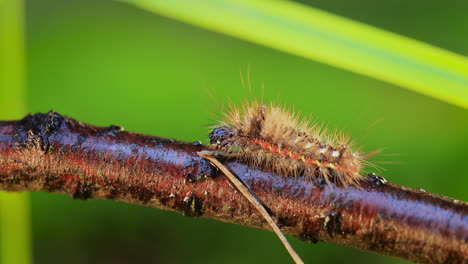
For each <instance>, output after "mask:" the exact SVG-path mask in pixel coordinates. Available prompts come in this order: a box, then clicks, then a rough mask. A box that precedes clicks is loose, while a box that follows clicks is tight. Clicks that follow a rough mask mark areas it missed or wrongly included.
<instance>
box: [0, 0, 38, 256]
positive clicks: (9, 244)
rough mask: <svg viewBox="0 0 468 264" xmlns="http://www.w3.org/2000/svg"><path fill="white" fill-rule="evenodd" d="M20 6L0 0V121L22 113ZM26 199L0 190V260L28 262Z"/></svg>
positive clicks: (19, 2) (14, 1)
mask: <svg viewBox="0 0 468 264" xmlns="http://www.w3.org/2000/svg"><path fill="white" fill-rule="evenodd" d="M24 47H25V44H24V6H23V1H22V0H0V120H5V119H17V118H21V117H22V116H23V115H24V114H25V112H26V103H25V56H24V55H25V54H24ZM30 229H31V227H30V216H29V198H28V195H27V194H26V193H9V192H0V262H1V263H4V264H9V263H15V264H16V263H19V264H23V263H24V264H27V263H31V231H30Z"/></svg>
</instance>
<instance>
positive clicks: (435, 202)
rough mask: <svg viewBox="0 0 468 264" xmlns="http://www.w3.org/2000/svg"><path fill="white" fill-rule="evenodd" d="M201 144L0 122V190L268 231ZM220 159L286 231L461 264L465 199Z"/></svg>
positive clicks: (67, 123)
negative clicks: (339, 182) (345, 183)
mask: <svg viewBox="0 0 468 264" xmlns="http://www.w3.org/2000/svg"><path fill="white" fill-rule="evenodd" d="M204 149H206V146H203V145H201V144H199V143H186V142H179V141H175V140H171V139H164V138H158V137H154V136H148V135H141V134H136V133H131V132H125V131H123V130H122V129H121V128H120V127H117V126H110V127H107V128H102V127H95V126H91V125H87V124H83V123H81V122H78V121H76V120H73V119H71V118H68V117H63V116H61V115H59V114H57V113H55V112H50V113H48V114H35V115H28V116H26V117H25V118H24V119H22V120H19V121H0V189H3V190H10V191H47V192H60V193H67V194H69V195H70V196H71V197H73V198H79V199H90V198H99V199H112V200H118V201H123V202H127V203H133V204H140V205H145V206H151V207H156V208H161V209H165V210H172V211H178V212H181V213H183V214H185V215H187V216H196V217H208V218H213V219H217V220H221V221H226V222H232V223H237V224H241V225H247V226H254V227H260V228H265V229H268V228H269V227H268V225H267V224H266V223H265V222H264V220H263V218H262V216H261V215H260V214H259V213H258V212H257V210H255V209H254V208H253V207H252V206H251V204H250V203H249V202H248V201H247V200H246V199H245V198H244V197H243V196H242V194H240V193H238V192H237V191H236V189H235V188H234V187H232V186H231V185H230V184H229V181H228V180H227V179H226V178H225V177H216V174H218V172H217V170H216V169H215V168H214V167H212V166H211V165H210V164H209V162H208V161H207V160H205V159H203V158H201V157H199V156H198V155H197V154H196V152H197V151H201V150H204ZM225 164H226V166H228V167H229V168H230V169H231V170H232V171H233V172H235V173H236V174H237V175H238V176H239V177H240V178H241V179H242V180H243V181H244V182H246V183H247V184H248V185H249V187H250V188H251V190H252V191H253V192H254V193H255V194H256V195H257V197H258V198H259V199H260V200H261V201H262V202H263V203H264V204H265V205H266V206H267V208H268V209H269V210H270V211H271V212H272V214H273V215H274V216H276V217H277V219H278V223H279V226H280V227H281V229H282V230H283V231H284V232H285V233H289V234H292V235H294V236H298V237H300V238H302V239H303V240H307V241H311V242H314V243H315V242H317V241H326V242H334V243H337V244H341V245H346V246H350V247H355V248H359V249H363V250H369V251H374V252H379V253H382V254H386V255H390V256H394V257H400V258H403V259H407V260H410V261H414V262H426V263H466V262H467V261H468V204H467V203H465V202H461V201H457V200H454V199H450V198H447V197H443V196H440V195H435V194H430V193H426V192H424V191H419V190H414V189H410V188H407V187H403V186H398V185H395V184H391V183H385V182H384V181H383V180H382V179H381V178H380V177H377V176H375V175H370V176H369V181H363V182H362V183H361V186H360V187H355V186H349V187H347V188H344V187H340V186H336V185H334V184H320V183H315V182H313V181H311V180H308V179H304V178H302V177H298V178H292V177H290V178H285V177H281V176H279V175H276V174H273V173H270V172H264V171H260V170H258V169H255V168H251V167H249V166H247V165H245V164H242V163H240V162H237V161H226V162H225Z"/></svg>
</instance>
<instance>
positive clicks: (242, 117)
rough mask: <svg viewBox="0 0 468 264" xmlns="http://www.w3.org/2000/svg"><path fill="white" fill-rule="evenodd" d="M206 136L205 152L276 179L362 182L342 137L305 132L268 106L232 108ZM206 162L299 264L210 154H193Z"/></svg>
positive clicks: (292, 117) (316, 129)
mask: <svg viewBox="0 0 468 264" xmlns="http://www.w3.org/2000/svg"><path fill="white" fill-rule="evenodd" d="M225 118H226V119H225V121H222V122H221V123H220V124H219V125H218V126H216V127H215V128H214V129H213V131H212V132H211V133H210V148H211V149H214V150H220V151H221V152H222V154H221V155H222V156H226V157H230V158H237V159H240V160H244V161H247V162H248V163H250V165H252V166H258V167H260V168H264V169H271V170H273V171H275V172H277V173H279V174H281V175H282V176H285V177H289V176H306V177H310V178H311V179H323V180H324V181H325V182H327V183H329V182H332V181H333V182H335V183H336V184H341V185H344V186H347V185H350V184H352V185H358V184H359V181H360V180H362V179H365V177H364V176H362V174H361V169H362V167H363V165H364V164H366V162H365V159H364V158H365V157H364V156H362V155H361V154H360V152H359V151H358V150H353V147H352V144H351V142H350V141H349V139H348V137H346V136H344V135H343V134H336V135H334V136H327V135H326V133H325V132H324V130H322V129H321V125H317V124H315V125H312V126H309V122H306V121H300V120H299V117H298V115H297V114H294V113H289V112H288V111H286V110H285V109H284V108H282V107H279V106H276V105H274V104H270V105H265V104H260V103H258V102H255V101H254V102H252V103H251V104H244V105H243V106H242V107H240V108H232V109H231V111H230V112H228V113H226V114H225ZM198 154H199V155H200V156H202V157H204V158H206V159H208V160H210V161H211V162H212V163H213V164H214V165H215V166H216V167H218V168H219V169H220V170H221V171H222V172H223V173H224V174H225V175H226V176H227V177H228V178H229V179H230V181H231V182H232V183H233V184H234V185H235V186H236V188H237V189H238V190H239V191H240V192H241V193H242V194H243V195H244V196H245V197H246V198H247V199H248V200H249V201H250V202H251V203H252V205H253V206H254V207H255V208H256V209H257V210H258V211H259V212H260V214H262V216H263V217H264V218H265V220H266V221H267V222H268V224H269V225H270V226H271V228H272V229H273V231H274V232H275V233H276V234H277V236H278V237H279V238H280V240H281V242H282V243H283V244H284V246H285V247H286V249H287V250H288V252H289V254H290V255H291V257H292V258H293V260H294V261H295V262H296V263H303V261H302V260H301V258H300V257H299V255H298V254H297V253H296V252H295V251H294V249H293V248H292V247H291V245H290V244H289V242H288V241H287V240H286V238H285V237H284V235H283V233H282V232H281V230H280V229H279V228H278V226H277V225H276V223H275V221H274V220H273V218H272V216H271V215H269V213H268V212H267V210H266V209H265V207H264V206H263V205H262V204H261V202H260V201H259V200H258V199H257V198H256V197H255V195H254V194H253V193H251V192H250V190H249V189H248V188H247V186H246V185H245V183H243V182H242V181H241V180H240V179H238V178H237V177H236V176H235V175H234V174H232V173H231V172H230V171H229V169H228V168H226V167H225V166H224V165H223V164H222V163H221V162H220V161H219V160H217V158H216V157H215V156H216V154H215V153H213V152H210V151H202V152H199V153H198Z"/></svg>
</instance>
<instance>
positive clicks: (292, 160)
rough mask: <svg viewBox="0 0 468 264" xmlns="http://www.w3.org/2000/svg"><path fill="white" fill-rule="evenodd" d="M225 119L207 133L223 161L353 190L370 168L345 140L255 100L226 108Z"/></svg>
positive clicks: (273, 106) (292, 114) (280, 108)
mask: <svg viewBox="0 0 468 264" xmlns="http://www.w3.org/2000/svg"><path fill="white" fill-rule="evenodd" d="M224 118H225V119H224V120H223V121H221V122H220V123H219V125H217V126H216V127H214V129H213V131H212V132H211V134H210V143H211V145H210V147H211V148H212V149H216V150H220V151H222V152H224V153H226V155H227V156H230V157H235V158H237V159H241V160H243V161H245V162H247V163H249V164H250V165H252V166H256V167H260V168H263V169H265V170H272V171H274V172H276V173H278V174H280V175H282V176H284V177H298V176H306V177H310V178H311V179H318V178H320V179H323V180H325V181H326V182H335V183H337V184H342V185H357V184H358V183H359V182H360V180H362V179H364V178H365V177H364V176H362V172H361V170H362V168H363V167H364V166H368V165H369V164H368V162H367V161H365V157H366V155H363V154H361V151H360V150H359V149H358V148H356V147H355V146H354V143H353V142H352V141H350V137H349V135H347V134H345V133H342V132H331V133H330V132H329V131H328V130H327V129H325V128H324V125H323V123H319V122H312V121H311V120H308V119H307V120H302V119H300V114H298V113H297V112H296V113H294V112H289V111H287V109H286V108H285V107H282V106H278V105H275V104H268V105H266V104H261V103H259V102H256V101H254V102H252V103H244V104H242V105H241V106H240V107H235V106H233V105H231V106H230V107H229V111H228V112H226V113H224ZM373 154H374V153H373ZM373 154H371V155H373ZM374 166H375V165H374Z"/></svg>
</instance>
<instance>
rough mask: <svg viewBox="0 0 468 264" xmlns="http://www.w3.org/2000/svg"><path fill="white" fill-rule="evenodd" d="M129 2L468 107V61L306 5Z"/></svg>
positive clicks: (248, 0) (241, 0)
mask: <svg viewBox="0 0 468 264" xmlns="http://www.w3.org/2000/svg"><path fill="white" fill-rule="evenodd" d="M122 1H124V2H128V3H132V4H134V5H136V6H139V7H141V8H144V9H146V10H149V11H152V12H156V13H158V14H161V15H164V16H167V17H171V18H174V19H178V20H181V21H184V22H187V23H190V24H194V25H198V26H201V27H204V28H207V29H210V30H213V31H217V32H220V33H224V34H227V35H231V36H234V37H237V38H241V39H244V40H248V41H251V42H254V43H258V44H262V45H265V46H268V47H271V48H275V49H278V50H281V51H284V52H289V53H292V54H295V55H298V56H302V57H305V58H309V59H313V60H318V61H321V62H323V63H327V64H330V65H334V66H336V67H340V68H343V69H346V70H349V71H352V72H356V73H359V74H363V75H367V76H370V77H373V78H376V79H380V80H383V81H387V82H390V83H393V84H397V85H399V86H402V87H405V88H408V89H411V90H413V91H416V92H419V93H422V94H426V95H429V96H432V97H435V98H438V99H440V100H444V101H446V102H449V103H451V104H455V105H458V106H461V107H465V108H468V58H466V57H464V56H461V55H458V54H455V53H452V52H450V51H447V50H443V49H440V48H437V47H434V46H431V45H428V44H425V43H423V42H419V41H416V40H412V39H410V38H406V37H403V36H400V35H397V34H394V33H391V32H388V31H384V30H381V29H378V28H375V27H372V26H369V25H365V24H363V23H359V22H356V21H353V20H350V19H346V18H343V17H340V16H337V15H333V14H330V13H327V12H324V11H321V10H318V9H314V8H311V7H307V6H305V5H302V4H298V3H293V2H289V1H258V0H257V1H252V0H222V1H205V0H171V1H167V0H122ZM344 89H346V87H344ZM382 99H383V98H382ZM376 100H378V98H376Z"/></svg>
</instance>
